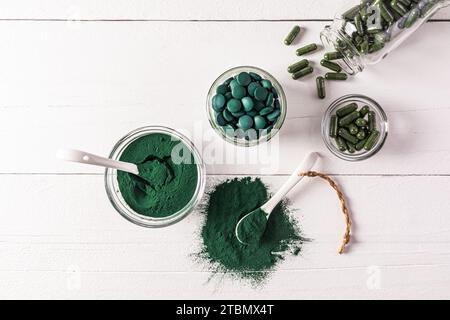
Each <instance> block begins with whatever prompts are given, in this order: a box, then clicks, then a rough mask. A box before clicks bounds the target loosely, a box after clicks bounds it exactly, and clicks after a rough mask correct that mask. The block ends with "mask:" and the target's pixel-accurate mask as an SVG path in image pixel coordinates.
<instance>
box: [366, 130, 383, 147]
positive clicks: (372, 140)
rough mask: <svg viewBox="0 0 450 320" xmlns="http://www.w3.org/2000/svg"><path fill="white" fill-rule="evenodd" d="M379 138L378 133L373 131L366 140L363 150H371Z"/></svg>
mask: <svg viewBox="0 0 450 320" xmlns="http://www.w3.org/2000/svg"><path fill="white" fill-rule="evenodd" d="M379 137H380V131H378V130H374V131H372V133H371V134H370V135H369V137H368V138H367V141H366V143H365V144H364V149H365V150H366V151H370V150H372V148H373V147H374V146H375V144H376V143H377V142H378V138H379Z"/></svg>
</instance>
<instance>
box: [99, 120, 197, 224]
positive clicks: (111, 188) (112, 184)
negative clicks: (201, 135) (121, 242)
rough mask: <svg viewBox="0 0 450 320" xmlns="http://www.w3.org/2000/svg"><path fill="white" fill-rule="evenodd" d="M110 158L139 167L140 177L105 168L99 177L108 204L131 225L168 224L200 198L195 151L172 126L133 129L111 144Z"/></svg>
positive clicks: (189, 208)
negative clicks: (103, 182)
mask: <svg viewBox="0 0 450 320" xmlns="http://www.w3.org/2000/svg"><path fill="white" fill-rule="evenodd" d="M109 158H110V159H113V160H121V161H125V162H132V163H135V164H136V165H137V166H138V169H139V176H135V175H133V174H131V173H126V172H123V171H118V170H116V169H106V171H105V180H104V181H105V189H106V193H107V195H108V198H109V200H110V202H111V204H112V205H113V207H114V208H115V209H116V210H117V212H119V214H120V215H122V216H123V217H124V218H125V219H126V220H128V221H130V222H132V223H134V224H137V225H139V226H142V227H148V228H161V227H167V226H169V225H172V224H174V223H176V222H179V221H181V220H182V219H184V218H185V217H187V216H188V215H189V214H190V213H191V212H192V211H193V210H194V208H195V207H196V206H197V205H198V204H199V202H200V200H201V198H202V197H203V194H204V190H205V179H206V178H205V177H206V174H205V165H204V163H203V161H202V158H201V156H200V153H199V152H198V150H197V149H196V147H195V146H194V144H193V143H192V142H191V141H190V140H189V139H188V138H187V137H186V136H184V135H183V134H181V133H180V132H178V131H176V130H174V129H171V128H168V127H163V126H147V127H142V128H138V129H136V130H134V131H132V132H130V133H128V134H127V135H126V136H124V137H123V138H122V139H120V140H119V141H118V142H117V143H116V145H115V146H114V148H113V150H112V151H111V154H110V156H109ZM140 165H142V166H140ZM141 168H143V169H142V172H141ZM149 178H150V179H149Z"/></svg>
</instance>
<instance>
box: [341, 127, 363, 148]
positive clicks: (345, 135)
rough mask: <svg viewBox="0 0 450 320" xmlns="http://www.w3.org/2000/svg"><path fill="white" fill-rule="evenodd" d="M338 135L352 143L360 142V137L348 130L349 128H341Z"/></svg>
mask: <svg viewBox="0 0 450 320" xmlns="http://www.w3.org/2000/svg"><path fill="white" fill-rule="evenodd" d="M338 135H339V136H340V137H342V138H344V139H345V140H346V141H348V142H350V143H353V144H357V143H358V142H359V140H358V138H356V137H355V136H353V135H352V134H351V133H350V132H348V131H347V129H344V128H340V129H339V130H338Z"/></svg>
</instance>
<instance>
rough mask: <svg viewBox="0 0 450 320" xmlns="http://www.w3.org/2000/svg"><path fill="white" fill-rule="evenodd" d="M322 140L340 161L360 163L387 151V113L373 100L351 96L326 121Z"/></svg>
mask: <svg viewBox="0 0 450 320" xmlns="http://www.w3.org/2000/svg"><path fill="white" fill-rule="evenodd" d="M321 130H322V138H323V141H324V142H325V145H326V146H327V148H328V149H329V150H330V151H331V153H333V154H334V155H335V156H337V157H338V158H341V159H343V160H347V161H360V160H365V159H368V158H370V157H371V156H373V155H375V154H376V153H377V152H378V151H380V150H381V148H382V147H383V145H384V143H385V141H386V138H387V135H388V131H389V124H388V119H387V116H386V113H385V112H384V111H383V109H382V108H381V106H380V105H379V104H378V103H377V102H376V101H374V100H373V99H371V98H369V97H366V96H363V95H357V94H352V95H347V96H344V97H342V98H339V99H337V100H336V101H334V102H333V103H332V104H331V105H330V107H329V108H328V109H327V111H326V112H325V114H324V116H323V118H322V126H321Z"/></svg>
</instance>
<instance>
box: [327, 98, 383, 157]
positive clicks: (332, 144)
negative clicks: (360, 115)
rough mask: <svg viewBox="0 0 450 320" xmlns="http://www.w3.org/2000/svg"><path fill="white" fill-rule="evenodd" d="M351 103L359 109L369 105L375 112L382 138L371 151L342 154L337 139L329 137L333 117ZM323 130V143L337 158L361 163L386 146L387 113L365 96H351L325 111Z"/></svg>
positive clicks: (340, 99) (335, 102) (334, 103)
mask: <svg viewBox="0 0 450 320" xmlns="http://www.w3.org/2000/svg"><path fill="white" fill-rule="evenodd" d="M350 103H357V104H358V107H359V108H361V107H362V106H365V105H367V106H369V107H370V110H372V111H374V112H375V118H376V125H377V130H378V131H380V137H379V138H378V141H377V143H376V144H375V145H374V146H373V148H372V149H371V150H370V151H366V150H364V149H362V150H361V151H356V152H355V153H353V154H351V153H346V152H342V151H340V150H339V148H338V147H337V146H336V141H335V139H334V138H332V137H330V135H329V128H330V121H331V116H332V115H334V114H336V111H337V110H338V109H339V108H341V107H343V106H345V105H348V104H350ZM321 130H322V138H323V141H324V142H325V145H326V146H327V148H328V149H329V150H330V151H331V153H333V154H334V155H335V156H336V157H338V158H341V159H343V160H346V161H361V160H366V159H368V158H370V157H372V156H373V155H375V154H376V153H377V152H378V151H380V149H381V148H382V147H383V145H384V142H385V141H386V138H387V135H388V131H389V124H388V119H387V116H386V113H385V112H384V111H383V109H382V108H381V106H380V105H379V104H378V103H377V102H376V101H374V100H373V99H371V98H369V97H366V96H363V95H357V94H351V95H347V96H344V97H342V98H339V99H337V100H336V101H334V102H333V103H332V104H331V105H330V106H329V107H328V109H327V111H325V114H324V116H323V118H322V125H321Z"/></svg>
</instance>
